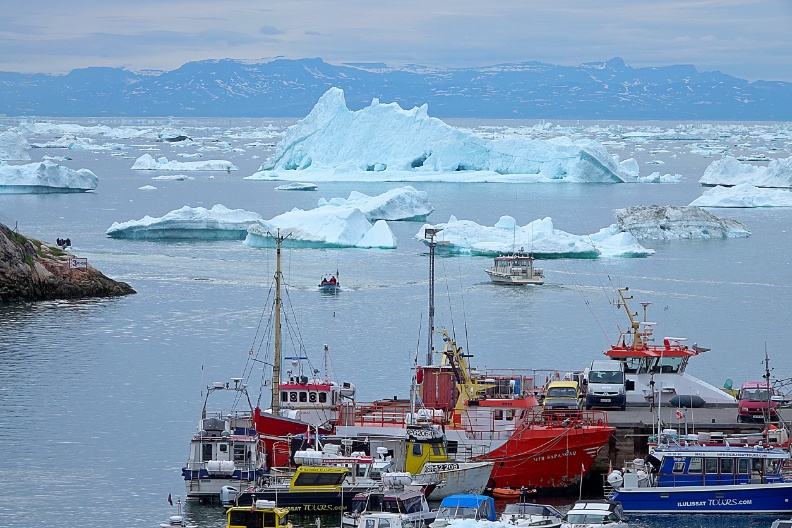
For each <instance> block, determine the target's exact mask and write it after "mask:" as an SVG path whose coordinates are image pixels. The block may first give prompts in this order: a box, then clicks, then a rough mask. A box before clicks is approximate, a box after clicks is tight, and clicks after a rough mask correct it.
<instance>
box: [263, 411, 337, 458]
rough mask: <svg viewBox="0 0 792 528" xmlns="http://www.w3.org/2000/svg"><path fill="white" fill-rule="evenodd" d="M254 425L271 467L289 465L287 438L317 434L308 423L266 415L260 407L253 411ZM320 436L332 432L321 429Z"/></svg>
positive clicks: (289, 453) (289, 454)
mask: <svg viewBox="0 0 792 528" xmlns="http://www.w3.org/2000/svg"><path fill="white" fill-rule="evenodd" d="M253 423H254V426H255V428H256V432H257V433H258V434H259V436H260V441H261V449H262V451H264V453H266V455H267V465H268V466H269V467H283V466H288V465H289V457H290V456H291V449H290V445H289V442H288V441H287V440H286V439H287V438H289V437H291V436H295V435H299V434H306V433H308V434H310V435H312V436H313V435H315V434H316V428H315V427H313V426H309V424H308V423H306V422H302V421H300V420H293V419H291V418H285V417H283V416H277V415H274V414H270V413H264V412H261V409H259V408H258V407H257V408H256V409H255V410H254V411H253ZM319 434H323V435H324V434H330V431H328V430H326V429H323V428H321V427H320V428H319Z"/></svg>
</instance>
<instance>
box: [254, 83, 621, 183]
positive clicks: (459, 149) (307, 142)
mask: <svg viewBox="0 0 792 528" xmlns="http://www.w3.org/2000/svg"><path fill="white" fill-rule="evenodd" d="M427 112H428V108H427V106H426V105H423V106H421V107H416V108H413V109H412V110H403V109H402V108H401V107H400V106H399V105H398V104H396V103H389V104H381V103H380V102H379V100H377V99H374V100H373V101H372V103H371V105H370V106H369V107H367V108H363V109H362V110H359V111H350V110H349V109H348V108H347V107H346V101H345V100H344V92H343V91H342V90H340V89H338V88H331V89H330V90H328V91H327V92H326V93H325V94H324V95H323V96H322V97H321V98H320V99H319V101H318V102H317V104H316V106H314V108H313V109H312V110H311V112H310V113H309V114H308V116H307V117H305V118H304V119H302V120H301V121H300V122H298V123H297V124H296V125H294V126H292V127H290V128H289V129H288V131H287V132H286V135H285V136H284V138H283V140H282V141H281V142H280V143H278V146H277V148H276V152H275V154H274V155H273V156H272V157H271V158H270V159H269V160H268V161H266V162H265V163H264V164H263V165H262V166H261V168H260V169H259V172H258V173H256V174H254V175H253V176H250V177H248V178H250V179H267V178H272V177H273V176H274V177H277V178H279V179H287V180H294V179H297V178H298V177H300V176H299V174H300V173H301V172H310V173H311V176H312V179H314V180H315V181H316V180H318V179H322V180H325V181H328V180H346V181H353V180H358V181H397V180H398V181H413V180H432V181H454V182H456V181H488V182H498V181H501V182H515V181H516V182H519V181H573V182H623V181H629V180H633V179H634V175H633V174H632V173H629V172H627V171H625V170H624V169H623V168H622V167H621V166H620V165H619V164H618V163H617V162H616V161H615V160H614V159H613V158H612V157H611V156H610V155H609V154H608V153H607V151H606V150H605V149H604V147H602V145H601V144H599V143H596V142H594V141H588V140H581V141H573V140H571V139H569V138H566V137H561V138H554V139H551V140H539V139H530V138H526V137H522V136H511V137H505V138H497V139H485V138H482V137H479V136H477V135H476V134H474V133H473V132H470V131H466V130H462V129H457V128H454V127H451V126H449V125H447V124H446V123H444V122H443V121H441V120H439V119H437V118H433V117H429V116H428V114H427ZM269 171H276V172H275V173H274V174H273V173H270V172H269Z"/></svg>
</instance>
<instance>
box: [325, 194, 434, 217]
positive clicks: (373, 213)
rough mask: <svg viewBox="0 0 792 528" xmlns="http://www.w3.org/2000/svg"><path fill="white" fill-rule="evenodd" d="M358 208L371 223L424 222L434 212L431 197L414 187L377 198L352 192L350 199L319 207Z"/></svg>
mask: <svg viewBox="0 0 792 528" xmlns="http://www.w3.org/2000/svg"><path fill="white" fill-rule="evenodd" d="M327 205H330V206H336V207H357V208H358V209H360V210H361V211H363V214H364V215H366V218H368V219H369V220H371V221H374V220H412V221H421V222H422V221H424V220H426V217H427V216H429V214H430V213H431V212H432V211H433V210H434V208H433V207H432V206H431V205H430V204H429V195H428V194H427V193H426V192H424V191H418V190H416V189H415V188H413V187H410V186H406V187H399V188H397V189H391V190H390V191H386V192H384V193H382V194H379V195H377V196H368V195H366V194H363V193H361V192H357V191H352V192H351V193H349V198H347V199H346V200H345V199H343V198H332V199H331V200H330V201H329V202H328V201H327V200H325V199H324V198H322V199H320V200H319V206H320V207H323V206H327Z"/></svg>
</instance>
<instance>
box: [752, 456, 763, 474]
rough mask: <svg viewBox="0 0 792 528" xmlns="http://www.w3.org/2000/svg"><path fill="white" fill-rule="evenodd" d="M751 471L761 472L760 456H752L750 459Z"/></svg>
mask: <svg viewBox="0 0 792 528" xmlns="http://www.w3.org/2000/svg"><path fill="white" fill-rule="evenodd" d="M751 471H756V472H758V473H761V472H762V459H761V458H752V459H751Z"/></svg>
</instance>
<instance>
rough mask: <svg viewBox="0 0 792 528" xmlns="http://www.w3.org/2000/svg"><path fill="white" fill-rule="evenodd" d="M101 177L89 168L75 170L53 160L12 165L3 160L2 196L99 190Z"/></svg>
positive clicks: (0, 170) (1, 166)
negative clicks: (97, 188)
mask: <svg viewBox="0 0 792 528" xmlns="http://www.w3.org/2000/svg"><path fill="white" fill-rule="evenodd" d="M98 184H99V178H98V177H97V176H96V174H94V173H93V172H91V171H89V170H88V169H80V170H74V169H70V168H68V167H64V166H63V165H58V164H57V163H53V162H51V161H42V162H40V163H28V164H25V165H9V164H8V163H6V162H5V161H0V193H6V194H8V193H17V194H27V193H67V192H85V191H92V190H94V189H96V186H97V185H98Z"/></svg>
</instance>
